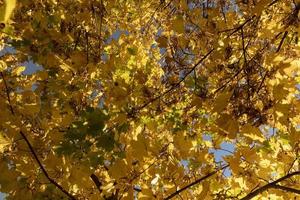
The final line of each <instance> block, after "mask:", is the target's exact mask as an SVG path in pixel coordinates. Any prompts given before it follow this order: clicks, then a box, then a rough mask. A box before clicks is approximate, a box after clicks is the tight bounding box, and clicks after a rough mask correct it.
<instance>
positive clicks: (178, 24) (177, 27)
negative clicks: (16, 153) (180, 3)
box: [172, 17, 184, 33]
mask: <svg viewBox="0 0 300 200" xmlns="http://www.w3.org/2000/svg"><path fill="white" fill-rule="evenodd" d="M172 29H173V30H174V31H176V32H177V33H184V21H183V18H182V17H178V18H177V19H175V20H174V21H173V23H172Z"/></svg>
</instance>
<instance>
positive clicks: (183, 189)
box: [164, 165, 229, 200]
mask: <svg viewBox="0 0 300 200" xmlns="http://www.w3.org/2000/svg"><path fill="white" fill-rule="evenodd" d="M227 167H229V165H225V166H224V167H222V168H220V169H217V170H215V171H213V172H211V173H208V174H207V175H205V176H203V177H201V178H199V179H197V180H196V181H194V182H192V183H190V184H188V185H187V186H185V187H183V188H181V189H180V190H177V191H176V192H174V193H172V194H170V195H169V196H168V197H166V198H165V199H164V200H169V199H172V198H173V197H175V196H176V195H179V194H180V193H181V192H183V191H185V190H187V189H189V188H190V187H192V186H194V185H197V184H199V183H201V182H202V181H204V180H206V179H208V178H210V177H211V176H213V175H215V174H216V173H217V172H219V171H221V170H223V169H225V168H227Z"/></svg>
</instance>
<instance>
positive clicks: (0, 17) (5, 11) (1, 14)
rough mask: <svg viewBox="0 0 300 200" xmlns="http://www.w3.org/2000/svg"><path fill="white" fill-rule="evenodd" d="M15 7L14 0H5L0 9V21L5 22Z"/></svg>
mask: <svg viewBox="0 0 300 200" xmlns="http://www.w3.org/2000/svg"><path fill="white" fill-rule="evenodd" d="M15 7H16V0H5V5H4V6H3V7H2V8H1V9H0V22H7V21H8V20H9V18H10V16H11V14H12V12H13V10H14V8H15Z"/></svg>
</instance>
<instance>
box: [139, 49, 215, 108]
mask: <svg viewBox="0 0 300 200" xmlns="http://www.w3.org/2000/svg"><path fill="white" fill-rule="evenodd" d="M213 51H214V49H211V50H210V51H209V52H208V53H207V54H205V55H204V56H203V58H201V59H200V60H199V61H198V62H197V63H196V64H194V66H193V67H192V68H191V69H190V70H189V71H188V72H187V73H186V74H185V75H184V76H183V77H182V79H181V80H180V81H178V82H177V83H176V84H175V85H173V86H172V87H171V88H169V89H168V90H166V91H165V92H163V93H162V94H160V95H158V96H156V97H154V98H152V99H150V101H148V102H146V103H145V104H143V105H141V106H140V107H138V108H136V109H135V111H137V110H141V109H143V108H145V107H147V106H148V105H149V104H151V103H153V102H154V101H156V100H158V99H159V98H161V97H163V96H165V95H166V94H168V93H169V92H171V91H172V90H174V89H175V88H177V87H178V86H179V85H180V84H181V83H182V82H183V81H184V80H185V79H186V78H187V76H188V75H190V74H191V73H192V72H193V71H194V70H195V69H196V67H198V65H200V64H201V63H202V62H203V61H204V60H205V59H206V58H207V57H208V56H209V55H210V54H211V53H212V52H213Z"/></svg>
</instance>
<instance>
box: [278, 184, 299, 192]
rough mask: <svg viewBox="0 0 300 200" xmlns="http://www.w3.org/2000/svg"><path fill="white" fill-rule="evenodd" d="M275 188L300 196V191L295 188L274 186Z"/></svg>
mask: <svg viewBox="0 0 300 200" xmlns="http://www.w3.org/2000/svg"><path fill="white" fill-rule="evenodd" d="M273 188H275V189H280V190H284V191H287V192H292V193H296V194H300V190H297V189H295V188H290V187H286V186H282V185H274V186H273Z"/></svg>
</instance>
